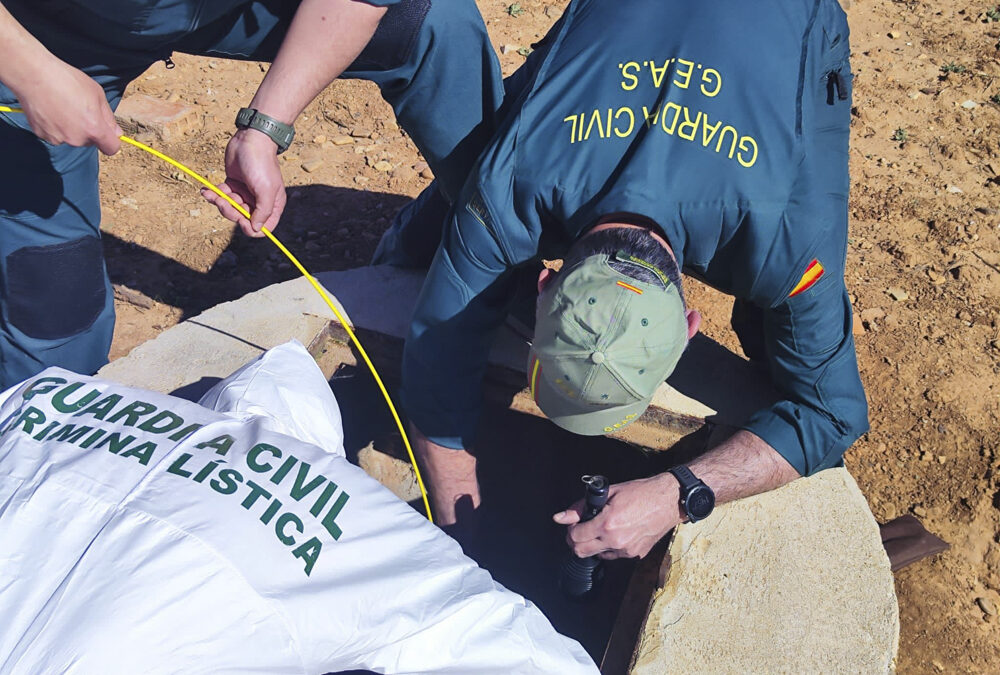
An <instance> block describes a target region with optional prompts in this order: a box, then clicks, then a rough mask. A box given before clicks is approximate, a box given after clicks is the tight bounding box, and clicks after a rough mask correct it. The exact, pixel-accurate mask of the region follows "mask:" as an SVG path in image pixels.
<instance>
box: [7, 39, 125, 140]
mask: <svg viewBox="0 0 1000 675" xmlns="http://www.w3.org/2000/svg"><path fill="white" fill-rule="evenodd" d="M11 90H12V91H13V92H14V95H15V96H17V99H18V101H20V103H21V107H22V108H23V109H24V114H25V116H26V117H27V118H28V124H29V125H30V126H31V130H32V131H33V132H34V134H35V135H36V136H38V137H39V138H40V139H42V140H43V141H46V142H47V143H51V144H52V145H60V144H62V143H66V144H68V145H73V146H77V147H81V146H86V145H96V146H97V147H98V149H99V150H100V151H101V152H103V153H104V154H105V155H113V154H115V153H116V152H118V150H120V149H121V144H122V143H121V140H120V139H119V137H120V136H121V135H122V134H123V133H124V132H123V131H122V129H121V127H120V126H118V122H117V121H115V116H114V113H113V112H111V106H110V105H108V99H107V98H106V97H105V94H104V89H103V88H101V85H99V84H97V82H95V81H94V80H92V79H90V77H88V76H87V75H86V74H85V73H84V72H83V71H81V70H79V69H77V68H74V67H73V66H70V65H68V64H67V63H65V62H63V61H61V60H59V59H57V58H55V57H54V56H51V55H49V56H48V58H45V59H43V61H42V62H41V63H39V64H38V70H37V72H36V73H35V77H32V78H30V80H29V81H28V82H27V84H21V85H20V86H16V88H15V86H11Z"/></svg>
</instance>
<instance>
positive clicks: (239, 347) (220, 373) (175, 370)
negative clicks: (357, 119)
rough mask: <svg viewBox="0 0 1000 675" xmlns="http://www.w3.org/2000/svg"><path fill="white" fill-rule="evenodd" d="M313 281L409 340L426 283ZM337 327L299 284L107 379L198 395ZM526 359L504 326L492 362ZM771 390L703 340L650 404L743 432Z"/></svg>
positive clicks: (369, 276) (185, 327) (117, 368)
mask: <svg viewBox="0 0 1000 675" xmlns="http://www.w3.org/2000/svg"><path fill="white" fill-rule="evenodd" d="M316 279H317V281H318V282H319V283H320V285H321V286H323V288H325V289H326V290H327V292H328V293H329V294H330V296H331V297H333V298H335V299H336V302H337V303H338V306H339V307H340V308H341V309H343V310H346V315H347V317H348V320H349V321H350V322H351V323H352V324H353V325H355V326H358V327H361V328H364V329H367V330H371V331H374V332H378V333H382V334H384V335H388V336H393V337H397V338H404V337H405V336H406V333H407V330H408V328H409V324H410V318H411V316H412V314H413V308H414V306H415V305H416V300H417V296H418V295H419V292H420V285H421V283H422V282H423V274H422V273H421V272H419V271H413V270H401V269H398V268H394V267H390V266H379V267H359V268H356V269H351V270H344V271H337V272H325V273H322V274H318V275H316ZM333 319H334V317H333V314H332V312H330V310H329V308H328V307H327V306H326V305H325V303H324V302H323V301H322V299H321V298H320V297H319V295H318V294H317V293H316V292H315V290H314V289H313V288H312V287H311V286H310V285H309V283H308V281H306V280H305V279H295V280H292V281H287V282H284V283H281V284H275V285H273V286H269V287H268V288H265V289H262V290H260V291H257V292H255V293H251V294H249V295H247V296H244V297H243V298H241V299H239V300H235V301H233V302H228V303H223V304H221V305H218V306H216V307H213V308H212V309H210V310H207V311H206V312H204V313H203V314H201V315H199V316H197V317H195V318H193V319H190V320H188V321H185V322H183V323H181V324H179V325H177V326H175V327H173V328H171V329H169V330H167V331H165V332H164V333H162V334H161V335H159V336H158V337H156V338H155V339H153V340H151V341H150V342H147V343H146V344H143V345H140V346H139V347H137V348H136V349H135V350H133V351H132V353H130V354H129V355H128V356H127V357H125V358H123V359H119V360H118V361H115V362H114V363H111V364H109V365H108V366H105V368H103V369H102V370H101V373H100V374H101V376H102V377H109V378H111V379H114V380H115V381H118V382H122V383H123V384H131V385H135V386H142V387H145V388H147V389H152V390H154V391H162V392H175V391H177V390H179V389H180V390H184V392H186V393H188V394H190V395H191V396H194V395H195V394H197V389H198V385H197V383H198V382H199V381H201V380H203V379H205V378H208V379H207V380H205V381H206V382H207V383H208V386H210V384H211V382H210V380H211V378H220V377H225V376H226V375H228V374H229V373H230V372H231V371H232V370H235V369H236V368H237V367H239V366H240V365H242V364H243V363H244V362H246V361H247V360H249V359H251V358H254V357H255V356H257V355H258V354H260V353H261V352H262V351H263V350H266V349H269V348H271V347H273V346H275V345H277V344H280V343H282V342H285V341H287V340H290V339H292V338H296V339H298V340H299V341H300V342H302V343H303V344H305V345H309V344H311V342H312V341H313V340H314V339H315V338H316V337H317V335H319V333H320V331H321V330H322V329H323V328H324V327H325V326H326V324H327V323H328V322H329V321H331V320H333ZM527 355H528V343H527V341H526V340H525V339H524V338H523V337H522V336H520V335H519V334H518V333H517V332H516V331H514V330H513V329H511V328H507V327H504V328H503V329H502V330H501V331H500V333H499V335H498V337H497V340H496V343H495V344H494V348H493V351H492V353H491V356H490V360H491V363H493V364H494V365H497V366H502V367H505V368H508V369H510V370H512V371H514V372H524V370H525V368H526V365H527ZM765 382H766V378H761V377H758V376H755V375H754V374H753V373H752V372H751V370H750V368H749V366H748V365H747V362H746V361H745V360H744V359H742V358H740V357H738V356H736V355H735V354H733V353H731V352H729V351H728V350H726V349H725V348H723V347H721V346H720V345H718V344H717V343H715V342H713V341H711V340H709V339H707V338H704V337H701V336H696V338H695V339H694V340H692V342H691V344H690V345H689V346H688V350H687V352H686V354H685V356H684V358H682V359H681V362H680V364H679V365H678V368H677V370H676V371H675V373H674V374H673V375H672V376H671V378H670V379H669V381H668V383H665V384H664V385H662V386H661V387H660V389H659V390H658V391H657V392H656V394H655V396H654V398H653V405H654V406H656V407H659V408H661V409H663V410H668V411H671V413H673V414H676V415H679V416H682V417H689V418H690V419H692V420H694V421H696V422H697V423H698V424H700V423H701V421H702V420H705V419H708V420H710V421H713V422H719V423H722V424H727V425H736V424H739V423H740V422H742V420H743V419H745V418H746V416H748V415H749V414H750V413H751V412H753V411H754V410H756V409H757V408H759V407H761V406H762V405H764V404H765V403H766V402H767V401H768V400H770V399H772V398H773V393H772V392H771V391H770V390H769V389H768V387H767V385H766V384H765ZM187 387H193V389H191V390H190V391H188V390H187V389H186V388H187ZM205 388H206V389H207V387H205ZM675 440H676V439H675Z"/></svg>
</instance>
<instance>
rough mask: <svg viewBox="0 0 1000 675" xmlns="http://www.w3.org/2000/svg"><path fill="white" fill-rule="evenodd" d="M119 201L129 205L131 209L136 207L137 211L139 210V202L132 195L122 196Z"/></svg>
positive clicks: (123, 204)
mask: <svg viewBox="0 0 1000 675" xmlns="http://www.w3.org/2000/svg"><path fill="white" fill-rule="evenodd" d="M119 203H120V204H121V205H122V206H127V207H129V208H130V209H135V210H136V211H138V210H139V203H138V202H137V201H136V200H135V199H134V198H132V197H122V199H121V201H120V202H119Z"/></svg>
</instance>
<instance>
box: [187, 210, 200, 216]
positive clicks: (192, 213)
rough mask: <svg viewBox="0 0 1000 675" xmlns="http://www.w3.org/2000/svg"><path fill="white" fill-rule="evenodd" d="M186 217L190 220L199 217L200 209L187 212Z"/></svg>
mask: <svg viewBox="0 0 1000 675" xmlns="http://www.w3.org/2000/svg"><path fill="white" fill-rule="evenodd" d="M188 215H189V216H191V217H192V218H197V217H198V216H200V215H201V209H191V210H190V211H188Z"/></svg>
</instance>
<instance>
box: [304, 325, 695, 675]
mask: <svg viewBox="0 0 1000 675" xmlns="http://www.w3.org/2000/svg"><path fill="white" fill-rule="evenodd" d="M362 339H363V341H364V342H365V345H366V348H367V349H369V352H370V353H371V354H372V358H373V361H374V362H375V363H376V366H377V367H378V368H379V370H380V375H381V376H382V377H383V379H384V380H385V381H386V385H387V387H388V388H389V391H390V394H391V395H392V396H393V398H394V401H398V397H397V396H396V389H397V387H398V379H397V378H398V363H399V362H398V360H397V361H395V362H393V361H392V359H386V358H384V355H385V353H384V351H383V350H382V349H381V348H380V346H379V345H378V343H377V341H372V340H371V339H370V338H365V337H363V338H362ZM369 345H374V348H373V346H369ZM396 347H398V345H396ZM310 351H311V352H312V353H313V355H314V356H315V357H316V358H317V362H318V363H319V364H320V366H321V367H322V368H323V370H324V372H325V373H327V374H328V376H330V384H331V389H332V390H333V392H334V394H335V395H336V397H337V401H338V403H339V404H340V408H341V412H342V417H343V420H344V435H345V448H346V450H347V456H348V458H349V459H350V460H351V461H352V462H355V463H360V462H359V461H358V459H359V457H358V455H359V452H361V451H365V452H368V453H370V452H371V450H372V448H374V450H376V451H378V452H381V453H384V454H387V455H389V456H391V457H395V458H398V459H405V458H406V454H405V449H404V448H403V444H402V441H401V440H400V438H399V434H398V431H397V430H396V426H395V423H394V422H393V420H392V417H391V415H390V413H389V410H388V408H387V406H386V404H385V401H384V400H383V398H382V395H381V393H380V392H379V390H378V389H377V386H376V384H375V382H374V379H373V377H372V376H371V374H370V373H369V372H368V369H367V368H366V367H365V366H364V365H363V364H362V366H361V367H360V368H359V367H357V366H356V365H354V363H355V361H354V360H353V359H347V358H345V354H348V353H350V352H351V350H349V349H347V347H346V346H345V345H343V344H342V343H340V342H338V341H337V340H334V339H332V338H330V337H329V336H326V337H325V338H323V340H321V341H318V342H317V343H315V344H314V345H313V346H312V347H311V348H310ZM390 351H392V352H395V351H396V350H395V349H392V350H390ZM347 360H350V361H351V362H350V363H345V361H347ZM394 364H395V365H394ZM512 396H513V394H511V397H512ZM493 399H494V400H488V401H487V403H486V405H485V407H484V411H483V417H482V420H481V423H480V431H479V435H478V441H477V443H478V446H477V448H476V454H477V457H478V460H479V479H480V484H481V490H482V496H483V505H482V507H481V508H480V513H479V517H480V519H481V522H480V527H479V528H478V529H479V536H478V537H474V538H472V539H471V540H466V541H463V542H462V543H463V548H464V549H465V551H466V553H467V554H468V555H469V556H470V557H472V558H473V559H474V560H476V561H477V562H478V563H479V564H480V565H481V566H482V567H483V568H485V569H486V570H488V571H489V572H490V574H492V576H493V577H494V578H495V579H496V580H497V581H498V582H499V583H501V584H503V585H504V586H505V587H507V588H509V589H511V590H513V591H515V592H517V593H519V594H521V595H523V596H524V597H526V598H527V599H528V600H530V601H531V602H533V603H534V604H536V605H537V606H538V607H539V608H540V609H541V610H542V612H543V613H544V614H545V615H546V617H548V619H549V621H550V622H551V623H552V625H553V626H554V627H555V628H556V630H558V631H559V632H560V633H563V634H564V635H567V636H569V637H571V638H573V639H575V640H577V641H578V642H580V644H581V645H582V646H583V647H584V649H586V650H587V652H588V653H589V654H590V655H591V657H593V659H594V661H595V662H596V663H597V664H598V665H601V663H602V661H605V668H604V673H605V674H606V675H610V674H613V673H624V672H625V669H626V668H627V666H628V661H629V658H630V657H631V653H632V650H633V648H634V646H635V638H636V636H637V633H638V629H639V626H638V625H635V624H636V621H637V620H638V621H641V617H642V616H644V614H645V609H646V606H647V605H648V600H649V599H650V597H651V594H652V591H653V587H654V586H655V583H656V578H657V576H658V574H657V572H658V570H659V560H661V559H662V557H663V554H662V552H660V553H659V557H657V555H656V553H654V554H651V556H649V558H651V559H655V564H654V569H653V570H652V571H651V572H650V571H649V570H648V569H647V570H646V572H645V577H647V583H646V586H645V587H641V588H640V589H639V592H638V596H637V593H636V584H635V583H634V582H633V587H632V589H631V590H629V583H630V579H632V578H633V572H634V571H635V570H636V568H637V561H634V560H619V561H610V562H606V563H604V566H605V576H604V579H603V582H602V585H601V588H600V590H599V592H598V593H597V594H595V596H594V597H593V598H590V599H589V600H588V601H586V602H580V601H574V600H570V599H568V598H566V597H565V596H563V594H562V593H561V591H560V590H559V589H558V586H557V578H558V577H557V575H558V570H559V566H560V564H561V563H562V561H563V560H564V558H565V556H566V555H567V554H568V553H569V549H568V547H567V546H566V543H565V528H564V527H563V526H560V525H557V524H556V523H554V522H553V521H552V514H554V513H556V512H557V511H560V510H562V509H564V508H566V507H568V506H569V505H571V504H572V503H573V502H575V501H576V500H578V499H580V498H582V497H583V494H584V485H583V483H582V482H581V476H583V475H584V474H602V475H605V476H607V477H608V478H609V479H610V481H611V482H612V483H619V482H623V481H627V480H632V479H635V478H643V477H647V476H650V475H653V474H655V473H660V472H662V471H665V470H666V469H667V468H668V467H669V466H671V465H673V464H675V463H677V462H680V461H684V459H685V458H686V457H685V456H686V455H687V453H685V452H683V451H681V452H678V453H674V452H671V453H646V452H643V451H641V450H639V449H638V448H636V447H633V446H630V445H628V444H625V443H622V442H620V441H615V440H612V439H609V438H606V437H584V436H577V435H575V434H571V433H569V432H566V431H564V430H562V429H560V428H559V427H557V426H556V425H554V424H552V423H551V422H549V421H547V420H545V419H540V418H537V417H534V416H532V415H528V414H523V413H519V412H516V411H514V410H510V409H508V407H507V404H508V403H509V397H507V396H501V397H499V398H497V397H495V396H494V397H493ZM504 399H508V400H507V401H506V402H505V401H504ZM400 412H401V414H402V411H400ZM389 487H390V489H392V486H391V485H390V486H389ZM410 503H411V505H412V506H413V507H414V508H415V509H417V510H418V511H420V512H421V513H423V504H422V502H421V501H420V500H419V499H415V500H411V502H410ZM661 544H663V542H661ZM648 566H649V565H648V564H647V565H646V567H648ZM636 576H637V577H638V576H640V575H636ZM626 591H629V595H630V599H629V601H628V602H627V603H625V604H631V605H632V607H631V613H632V614H633V615H635V614H636V612H637V611H638V612H639V614H638V616H637V617H636V616H633V619H632V620H631V622H628V621H626V622H624V625H626V627H627V629H628V631H631V635H626V636H624V639H623V636H622V635H621V634H619V635H616V637H615V642H616V643H618V644H617V645H616V651H617V652H619V653H618V654H616V655H614V656H613V658H610V657H609V659H606V658H605V653H606V650H608V645H609V640H611V636H612V632H613V629H615V630H616V631H618V632H619V633H621V632H622V628H621V626H622V625H623V623H622V621H621V619H620V616H619V614H620V611H621V610H622V609H623V600H624V599H625V598H626ZM636 596H637V597H636ZM628 609H629V608H626V610H628ZM616 622H617V623H618V624H619V626H618V627H617V628H616ZM629 623H631V624H632V625H628V624H629ZM623 645H624V646H623ZM609 660H610V661H613V663H609Z"/></svg>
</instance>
